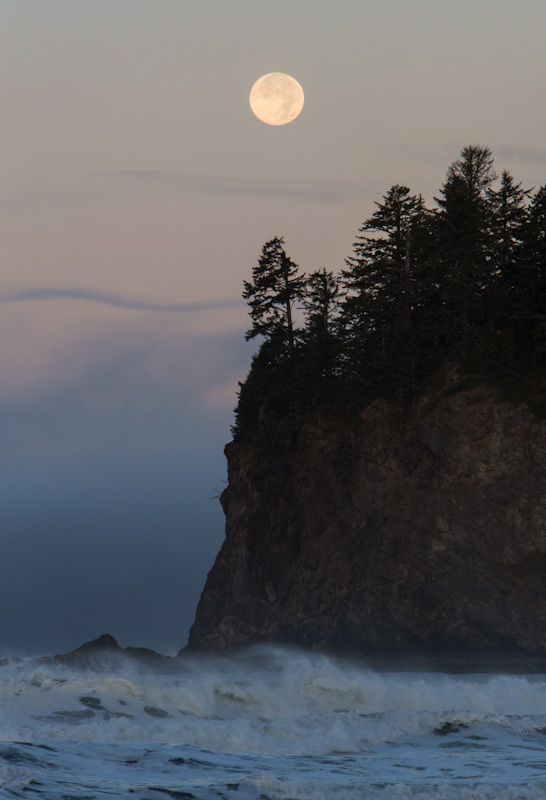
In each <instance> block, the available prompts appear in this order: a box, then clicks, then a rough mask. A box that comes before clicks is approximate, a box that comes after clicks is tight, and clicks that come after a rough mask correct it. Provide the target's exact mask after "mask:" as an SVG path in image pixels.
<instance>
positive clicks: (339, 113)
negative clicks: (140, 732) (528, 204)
mask: <svg viewBox="0 0 546 800" xmlns="http://www.w3.org/2000/svg"><path fill="white" fill-rule="evenodd" d="M545 30H546V3H545V2H544V0H458V2H457V3H454V2H453V1H452V0H412V2H411V3H410V2H408V0H337V2H335V3H333V2H331V0H260V2H256V0H229V2H227V0H0V108H1V112H2V113H1V115H0V173H1V181H0V374H1V375H2V380H1V381H0V546H1V558H0V655H1V654H6V653H14V652H17V653H21V654H26V653H30V654H35V653H53V652H63V651H66V650H70V649H73V648H75V647H76V646H78V645H79V644H81V643H82V642H84V641H87V640H89V639H92V638H95V637H96V636H99V635H100V634H102V633H105V632H108V633H111V634H112V635H114V636H115V637H116V638H117V639H118V641H119V642H120V644H121V645H122V646H142V647H151V648H154V649H156V650H159V651H160V652H164V653H174V652H176V651H177V650H178V649H179V648H180V647H182V646H183V645H184V644H185V643H186V640H187V634H188V630H189V626H190V625H191V622H192V621H193V616H194V612H195V607H196V604H197V601H198V598H199V595H200V592H201V590H202V588H203V585H204V581H205V577H206V574H207V571H208V570H209V569H210V567H211V566H212V564H213V561H214V558H215V555H216V553H217V551H218V549H219V547H220V545H221V543H222V540H223V536H224V529H223V516H222V512H221V508H220V505H219V502H218V495H219V493H220V492H221V491H222V489H223V488H224V486H225V481H226V464H225V459H224V455H223V448H224V445H225V443H226V442H227V441H229V438H230V425H231V423H232V421H233V408H234V405H235V403H236V390H237V382H238V381H239V380H243V379H244V377H245V375H246V373H247V371H248V367H249V363H250V358H251V355H252V353H253V351H254V349H255V344H254V343H252V342H251V343H246V342H245V340H244V332H245V330H246V329H247V327H248V316H247V309H246V307H245V304H244V302H243V301H242V300H241V291H242V288H243V280H245V279H246V280H248V279H249V278H250V275H251V270H252V267H253V266H254V265H255V263H256V261H257V259H258V257H259V255H260V251H261V248H262V245H263V244H264V243H265V242H266V241H268V240H269V239H272V238H273V237H275V236H283V237H284V238H285V242H286V251H287V254H288V255H289V256H290V257H291V258H292V259H293V260H294V261H295V262H296V263H298V264H299V266H300V268H301V270H302V271H304V272H309V271H313V270H316V269H319V268H322V267H326V268H327V269H332V270H334V271H337V270H339V269H340V268H342V267H343V266H344V261H343V259H344V258H345V257H347V256H349V255H350V253H351V248H352V244H353V242H354V240H355V236H356V234H357V232H358V228H359V226H360V225H361V224H362V222H363V221H364V220H365V219H366V218H367V217H369V216H370V214H371V213H372V212H373V209H374V205H373V204H374V202H375V201H378V200H380V199H381V197H382V196H383V195H384V194H385V192H386V191H387V190H388V189H389V187H390V186H391V185H393V184H404V185H406V186H409V187H410V189H411V191H412V192H413V193H419V192H420V193H422V194H423V196H424V197H425V199H426V201H427V202H428V203H429V205H431V206H433V205H434V203H433V198H434V196H435V195H436V196H437V195H438V190H439V188H440V186H441V185H442V183H443V180H444V178H445V174H446V170H447V167H448V166H449V164H450V163H452V162H453V161H455V160H456V159H457V158H458V156H459V154H460V151H461V149H462V148H463V147H464V146H465V145H469V144H479V145H484V146H488V147H490V148H491V150H492V151H493V154H494V156H495V163H496V167H497V171H499V172H500V171H501V170H502V169H505V168H506V169H509V170H510V171H511V172H512V174H513V175H514V177H515V178H516V180H517V181H522V183H523V187H524V188H531V187H538V186H540V185H543V184H544V183H546V103H545V97H546V62H545V59H544V31H545ZM276 71H278V72H285V73H288V74H290V75H292V76H293V77H295V78H296V80H298V82H299V83H300V84H301V86H302V87H303V90H304V93H305V105H304V108H303V111H302V113H301V115H300V116H299V117H298V118H297V119H296V120H295V121H294V122H292V123H290V124H288V125H285V126H281V127H274V126H269V125H266V124H264V123H262V122H260V121H259V120H258V119H256V118H255V117H254V116H253V114H252V112H251V110H250V107H249V103H248V95H249V92H250V89H251V87H252V85H253V83H254V82H255V81H256V80H257V79H258V78H259V77H260V76H261V75H263V74H266V73H268V72H276Z"/></svg>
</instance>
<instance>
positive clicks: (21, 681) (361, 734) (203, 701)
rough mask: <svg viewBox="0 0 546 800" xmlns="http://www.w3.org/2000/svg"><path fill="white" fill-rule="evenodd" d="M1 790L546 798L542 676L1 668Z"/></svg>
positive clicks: (245, 668) (348, 667) (221, 667)
mask: <svg viewBox="0 0 546 800" xmlns="http://www.w3.org/2000/svg"><path fill="white" fill-rule="evenodd" d="M0 797H2V798H17V797H21V798H26V799H27V800H28V798H49V799H51V800H53V798H55V800H61V798H62V800H72V799H73V798H74V799H75V798H78V800H91V798H97V800H98V799H99V798H110V799H111V798H127V800H129V798H131V800H136V799H138V800H169V798H175V799H176V800H180V799H181V798H185V800H190V799H191V798H197V799H199V800H218V798H224V799H225V800H259V799H260V798H261V800H266V799H267V798H269V799H270V800H277V798H285V799H286V800H288V799H289V798H293V799H294V800H300V799H301V800H307V799H308V798H313V800H322V799H323V798H324V800H326V799H328V800H357V799H358V800H361V799H362V798H365V799H366V800H367V799H368V798H370V800H376V799H377V800H394V798H396V800H406V798H411V799H412V800H429V798H438V800H531V799H532V800H535V799H537V800H538V798H541V799H543V798H546V675H530V676H525V675H518V676H504V675H460V676H453V675H445V674H437V673H402V672H399V673H392V672H391V673H377V672H373V671H372V670H370V669H368V668H366V667H365V666H362V665H357V664H355V663H343V662H342V661H337V660H334V659H330V658H327V657H325V656H318V655H310V654H307V653H302V652H297V651H285V650H281V649H276V648H258V649H253V650H250V651H248V652H247V653H246V654H242V655H239V656H237V657H232V658H206V659H204V658H197V657H195V658H194V657H192V658H188V659H185V660H184V661H183V663H182V664H181V665H180V667H179V668H177V671H176V672H172V673H169V674H158V673H154V672H151V671H145V670H143V669H141V668H140V667H138V665H136V664H134V663H131V662H130V661H129V660H127V661H126V662H123V663H121V664H120V666H119V668H118V669H116V670H115V671H114V672H112V671H109V672H104V673H97V672H87V671H81V670H75V669H73V668H61V667H51V666H44V665H43V664H42V665H41V664H38V663H36V661H33V660H30V659H26V660H14V659H13V660H9V661H8V662H7V663H4V664H3V665H2V666H1V667H0Z"/></svg>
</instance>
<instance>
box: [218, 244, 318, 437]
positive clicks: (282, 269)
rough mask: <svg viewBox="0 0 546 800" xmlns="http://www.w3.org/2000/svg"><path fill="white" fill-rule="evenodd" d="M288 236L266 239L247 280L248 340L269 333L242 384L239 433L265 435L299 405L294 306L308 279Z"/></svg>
mask: <svg viewBox="0 0 546 800" xmlns="http://www.w3.org/2000/svg"><path fill="white" fill-rule="evenodd" d="M283 245H284V239H282V238H279V237H275V238H274V239H271V240H270V241H269V242H266V243H265V244H264V246H263V248H262V253H261V256H260V259H259V261H258V264H257V266H255V267H254V268H253V270H252V281H251V282H250V281H245V282H244V291H243V297H244V299H245V300H247V301H248V305H249V306H250V317H251V319H252V326H251V328H249V330H248V331H247V332H246V334H245V336H246V339H247V340H248V339H253V338H255V337H256V336H261V337H263V341H262V342H261V344H260V348H259V350H258V353H257V354H256V355H255V356H254V358H253V359H252V366H251V369H250V372H249V374H248V376H247V379H246V381H245V382H244V383H241V384H240V391H239V401H238V403H237V408H236V410H235V425H234V427H233V434H234V436H235V437H236V438H240V437H241V436H243V435H246V436H250V435H260V433H261V432H262V431H263V430H266V429H268V427H270V426H271V425H272V424H273V423H274V420H276V419H278V418H279V417H282V416H284V415H286V414H287V413H288V412H289V411H290V410H293V408H294V402H295V397H296V394H297V370H296V366H297V364H296V361H297V359H296V337H297V335H298V331H297V330H296V329H295V327H294V321H293V315H292V309H293V305H294V303H295V301H296V300H298V299H300V298H301V297H302V295H303V293H304V291H305V278H304V276H301V275H299V274H298V267H297V265H296V264H295V263H294V262H293V261H292V260H291V259H290V258H289V257H288V256H287V255H286V253H285V251H284V247H283Z"/></svg>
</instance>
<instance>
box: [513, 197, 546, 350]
mask: <svg viewBox="0 0 546 800" xmlns="http://www.w3.org/2000/svg"><path fill="white" fill-rule="evenodd" d="M518 274H519V282H518V284H519V285H518V286H517V288H516V291H515V292H514V294H515V302H514V305H515V310H514V317H515V319H516V320H517V322H518V330H520V336H523V337H525V338H526V341H527V347H526V355H527V357H531V358H539V359H540V360H542V361H543V360H544V358H545V357H546V310H545V307H544V297H545V296H546V185H544V186H541V187H540V188H539V189H538V190H537V191H536V193H535V194H534V196H533V197H532V199H531V203H530V206H529V209H528V216H527V222H526V225H525V227H524V231H523V245H522V254H521V259H520V265H519V271H518ZM530 342H532V343H533V345H532V348H530V347H529V343H530Z"/></svg>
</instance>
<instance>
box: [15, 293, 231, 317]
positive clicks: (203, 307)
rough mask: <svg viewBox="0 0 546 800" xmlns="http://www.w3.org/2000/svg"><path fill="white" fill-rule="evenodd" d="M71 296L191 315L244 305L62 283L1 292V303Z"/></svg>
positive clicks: (120, 305) (125, 306)
mask: <svg viewBox="0 0 546 800" xmlns="http://www.w3.org/2000/svg"><path fill="white" fill-rule="evenodd" d="M65 298H69V299H72V300H87V301H88V302H91V303H104V304H106V305H109V306H116V307H117V308H125V309H128V310H129V311H155V312H162V313H178V314H187V313H191V312H193V311H212V310H215V309H220V308H233V307H235V306H239V305H241V302H242V301H241V300H240V299H239V298H237V299H234V298H228V299H226V300H216V301H209V302H205V303H155V302H150V301H148V300H137V299H135V298H131V297H126V296H125V295H121V294H118V293H116V292H105V291H101V290H99V289H78V288H74V287H69V286H68V287H67V286H61V287H56V288H44V287H34V288H22V289H16V290H13V291H11V292H6V293H5V294H0V304H5V303H23V302H27V301H30V300H60V299H65Z"/></svg>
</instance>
